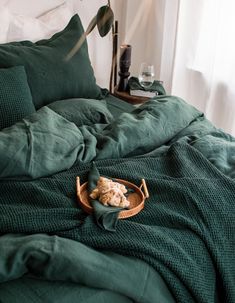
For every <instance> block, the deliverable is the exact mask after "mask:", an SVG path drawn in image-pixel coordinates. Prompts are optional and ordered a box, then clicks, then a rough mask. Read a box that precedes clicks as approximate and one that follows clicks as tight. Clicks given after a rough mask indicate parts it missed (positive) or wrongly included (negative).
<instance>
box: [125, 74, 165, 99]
mask: <svg viewBox="0 0 235 303" xmlns="http://www.w3.org/2000/svg"><path fill="white" fill-rule="evenodd" d="M128 85H129V88H130V89H131V90H143V91H151V92H156V93H158V95H165V94H166V91H165V89H164V87H163V85H162V82H161V81H157V80H155V81H154V82H153V84H152V85H151V86H150V87H148V88H144V87H143V86H141V85H140V83H139V80H138V78H136V77H130V79H129V80H128Z"/></svg>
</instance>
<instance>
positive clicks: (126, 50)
mask: <svg viewBox="0 0 235 303" xmlns="http://www.w3.org/2000/svg"><path fill="white" fill-rule="evenodd" d="M121 64H123V65H128V66H130V65H131V45H129V44H123V45H121V46H120V65H121Z"/></svg>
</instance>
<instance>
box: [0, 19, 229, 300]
mask: <svg viewBox="0 0 235 303" xmlns="http://www.w3.org/2000/svg"><path fill="white" fill-rule="evenodd" d="M82 32H83V28H82V24H81V21H80V19H79V16H78V15H75V16H73V17H72V19H71V20H70V22H69V23H68V25H67V26H66V28H65V29H64V30H62V31H60V32H58V33H56V34H55V35H54V36H53V37H52V38H49V39H44V40H39V41H37V42H35V43H33V42H30V41H20V42H9V43H6V44H2V45H0V84H1V89H0V93H1V96H0V100H1V105H0V106H1V107H0V109H1V110H0V116H1V119H0V120H1V122H0V128H1V131H0V188H1V195H0V214H1V215H0V231H1V236H0V302H1V303H13V302H23V303H27V302H35V303H36V302H38V303H41V302H60V303H62V302H66V303H68V302H84V303H85V302H86V303H87V302H89V303H92V302H107V303H108V302H109V303H110V302H112V303H113V302H118V303H122V302H128V303H129V302H139V303H150V302H151V303H153V302H161V303H165V302H166V303H169V302H200V303H201V302H210V303H211V302H234V301H235V287H234V282H235V261H234V246H235V230H234V229H235V203H234V202H235V182H234V178H235V156H234V155H235V139H234V138H233V137H232V136H230V135H229V134H227V133H225V132H223V131H222V130H221V129H218V128H216V127H215V126H213V125H212V124H211V123H210V122H209V121H208V120H207V119H206V117H205V116H204V115H203V113H201V112H200V111H198V110H197V109H195V108H194V107H192V106H191V105H189V104H188V103H187V102H186V101H184V100H182V99H181V98H179V97H177V96H170V95H163V96H158V97H156V98H153V99H150V100H149V101H147V102H146V103H144V104H142V105H140V106H138V107H134V106H132V105H130V104H128V103H126V102H124V101H122V100H120V99H118V98H116V97H114V96H113V95H111V94H110V93H109V92H108V91H107V90H106V89H101V88H100V87H99V86H98V85H97V84H96V80H95V76H94V72H93V69H92V67H91V64H90V60H89V55H88V51H87V45H86V43H84V44H83V46H82V48H81V49H80V51H79V52H78V53H77V54H76V55H75V56H74V58H72V59H71V61H70V62H66V60H62V58H64V57H65V55H66V53H67V52H68V50H69V49H70V47H71V46H72V45H73V44H74V42H75V41H76V39H77V38H78V37H79V36H80V35H81V34H82ZM94 163H95V165H96V167H97V169H98V170H99V173H100V174H101V175H104V176H108V177H111V178H119V179H124V180H128V181H129V182H132V183H134V184H136V185H137V186H139V184H140V182H141V179H144V180H145V181H146V184H147V188H148V192H149V198H148V199H146V201H145V207H144V209H143V210H141V211H140V212H139V213H138V214H136V215H135V216H132V217H129V218H126V219H117V220H116V221H115V225H114V229H113V230H112V231H110V230H108V229H107V228H106V225H105V224H104V225H102V224H98V221H97V218H96V216H95V214H87V213H86V212H85V211H84V210H83V209H82V208H81V205H80V204H79V201H78V197H77V188H76V178H77V176H79V177H80V180H81V183H84V182H86V181H87V179H88V175H89V173H90V171H91V169H92V165H94Z"/></svg>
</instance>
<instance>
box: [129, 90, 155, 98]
mask: <svg viewBox="0 0 235 303" xmlns="http://www.w3.org/2000/svg"><path fill="white" fill-rule="evenodd" d="M130 95H131V96H138V97H146V98H153V97H155V96H157V95H158V92H156V91H154V92H153V91H146V90H141V89H130Z"/></svg>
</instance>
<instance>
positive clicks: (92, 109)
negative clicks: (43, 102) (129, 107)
mask: <svg viewBox="0 0 235 303" xmlns="http://www.w3.org/2000/svg"><path fill="white" fill-rule="evenodd" d="M48 107H49V108H50V109H52V110H54V111H55V112H56V113H57V114H60V115H61V116H63V117H64V118H65V119H67V120H69V121H70V122H73V123H75V124H76V125H77V126H82V125H93V124H96V123H102V124H106V123H110V122H111V121H112V120H113V116H112V114H111V113H110V111H109V110H108V108H107V105H106V101H104V100H100V101H98V100H93V99H67V100H60V101H56V102H53V103H51V104H49V105H48Z"/></svg>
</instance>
